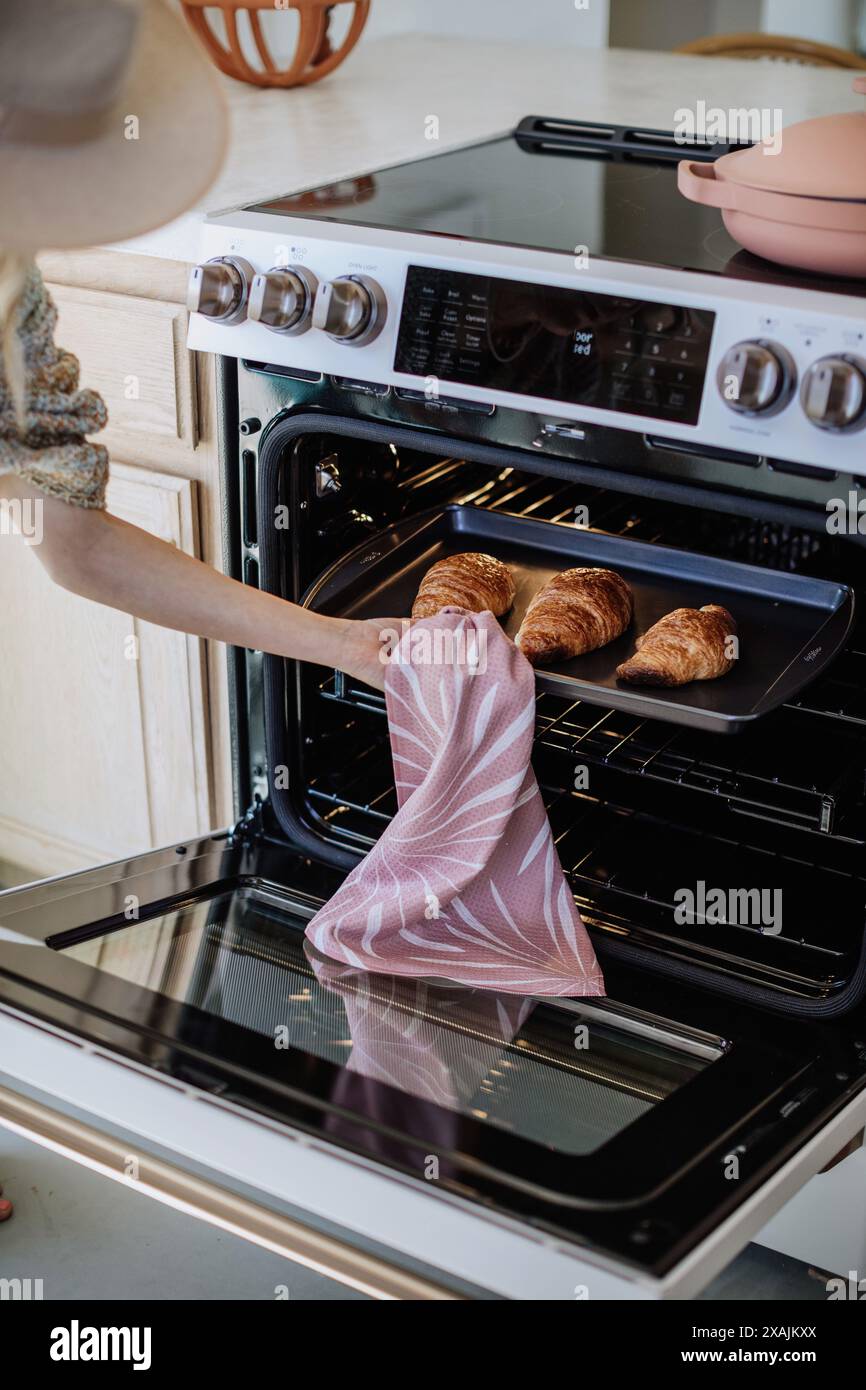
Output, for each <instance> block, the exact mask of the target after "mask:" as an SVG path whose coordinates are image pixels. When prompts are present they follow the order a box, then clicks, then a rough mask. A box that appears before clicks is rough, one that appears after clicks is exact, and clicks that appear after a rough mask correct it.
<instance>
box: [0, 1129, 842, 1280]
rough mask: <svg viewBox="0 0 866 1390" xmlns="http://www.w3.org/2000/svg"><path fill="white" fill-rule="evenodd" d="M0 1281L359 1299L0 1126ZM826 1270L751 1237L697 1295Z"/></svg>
mask: <svg viewBox="0 0 866 1390" xmlns="http://www.w3.org/2000/svg"><path fill="white" fill-rule="evenodd" d="M0 1185H2V1186H3V1188H4V1189H5V1195H6V1196H7V1197H9V1198H10V1199H11V1200H12V1201H14V1203H15V1215H14V1216H13V1217H12V1219H11V1221H8V1222H6V1223H5V1224H3V1225H0V1279H3V1278H7V1279H10V1278H19V1279H27V1278H29V1279H32V1280H35V1279H41V1280H42V1281H43V1284H42V1288H43V1297H44V1298H45V1299H46V1300H52V1299H86V1300H90V1299H97V1300H98V1299H120V1300H126V1299H144V1300H159V1299H170V1300H183V1299H208V1300H209V1299H216V1300H245V1301H246V1300H274V1299H278V1298H281V1299H285V1298H288V1299H293V1300H295V1301H299V1302H307V1301H320V1300H326V1299H357V1298H360V1297H361V1295H359V1294H356V1293H354V1292H352V1291H350V1290H347V1289H344V1288H342V1287H341V1286H340V1285H337V1284H335V1283H333V1282H331V1281H330V1280H327V1279H323V1278H322V1277H320V1276H319V1275H316V1274H312V1273H308V1272H307V1271H306V1270H303V1269H301V1268H300V1267H299V1266H297V1265H292V1264H289V1263H287V1262H286V1261H285V1260H283V1259H280V1258H279V1257H278V1256H276V1255H271V1254H269V1253H268V1252H267V1251H264V1250H259V1249H258V1248H257V1247H255V1246H253V1245H250V1244H248V1243H247V1242H246V1241H242V1240H240V1239H239V1238H237V1237H235V1236H231V1235H226V1234H224V1233H222V1232H221V1231H217V1230H214V1229H212V1228H211V1227H209V1226H206V1225H205V1224H204V1223H203V1222H201V1221H197V1220H195V1219H194V1218H193V1217H188V1216H184V1215H182V1214H180V1213H178V1212H175V1211H172V1210H170V1209H169V1208H168V1207H164V1206H162V1205H161V1204H160V1203H158V1202H154V1201H152V1200H151V1199H150V1198H148V1197H144V1196H139V1195H138V1194H137V1193H135V1192H132V1191H130V1190H128V1189H127V1188H125V1187H121V1186H120V1185H119V1184H118V1183H113V1182H111V1181H109V1180H108V1179H105V1178H101V1177H99V1176H97V1175H96V1174H94V1173H91V1172H89V1171H88V1170H87V1169H85V1168H80V1167H78V1166H77V1165H75V1164H73V1163H70V1162H69V1161H68V1160H66V1159H63V1158H59V1157H57V1156H56V1155H55V1154H52V1153H50V1152H49V1151H48V1150H46V1149H42V1148H40V1147H39V1146H37V1145H35V1144H32V1143H30V1142H29V1141H28V1140H25V1139H21V1138H19V1137H18V1136H17V1135H14V1134H10V1133H9V1132H8V1131H6V1130H3V1129H2V1128H0ZM826 1280H827V1275H826V1274H824V1273H819V1272H818V1271H814V1270H810V1269H809V1267H808V1266H807V1265H804V1264H800V1262H799V1261H798V1260H792V1259H789V1258H788V1257H787V1256H784V1255H777V1254H775V1253H773V1252H772V1251H770V1250H765V1249H764V1248H763V1247H762V1246H758V1245H751V1246H749V1247H748V1248H747V1249H746V1250H745V1251H744V1252H743V1254H742V1255H740V1256H739V1257H738V1258H737V1259H736V1260H734V1262H733V1263H732V1264H731V1265H729V1266H728V1268H727V1269H726V1270H725V1271H724V1272H723V1273H722V1274H721V1275H720V1276H719V1277H718V1278H717V1279H716V1280H715V1281H714V1282H713V1284H712V1285H710V1287H709V1288H708V1289H707V1290H706V1292H705V1293H704V1294H703V1296H702V1297H703V1298H704V1299H708V1300H711V1301H718V1300H728V1299H750V1300H753V1301H764V1300H787V1299H792V1300H813V1299H814V1300H821V1301H824V1300H826V1297H827V1294H826Z"/></svg>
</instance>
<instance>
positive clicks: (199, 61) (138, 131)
mask: <svg viewBox="0 0 866 1390" xmlns="http://www.w3.org/2000/svg"><path fill="white" fill-rule="evenodd" d="M131 118H135V119H134V120H133V119H131ZM227 141H228V109H227V106H226V103H225V100H224V98H223V95H222V93H221V91H220V89H219V86H218V82H217V77H216V74H215V73H214V72H213V70H212V68H211V67H210V65H209V63H208V61H207V59H206V58H205V57H204V55H203V54H202V52H201V51H200V49H199V48H198V47H197V45H196V44H195V42H194V40H193V39H192V37H191V35H190V34H189V33H188V32H187V30H186V28H185V27H184V25H183V22H182V21H181V20H180V19H179V18H177V17H176V16H175V15H172V14H171V13H169V11H168V10H167V9H166V7H165V5H164V4H163V3H162V0H149V2H148V3H146V4H145V5H144V7H143V13H142V17H141V29H140V33H139V36H138V42H137V45H136V52H135V55H134V57H133V60H132V65H131V67H130V72H129V77H128V80H127V82H126V84H125V86H124V88H123V91H122V93H121V95H120V97H119V99H118V100H117V102H115V103H114V105H113V107H112V110H111V112H110V113H109V116H108V118H107V119H106V122H105V130H104V133H103V134H101V135H99V136H97V137H96V138H94V139H89V140H86V141H82V142H81V143H79V144H76V145H66V146H63V147H56V146H47V145H39V144H35V143H34V144H23V143H21V144H15V145H5V146H4V145H0V188H2V199H0V251H26V252H36V251H47V250H67V249H71V248H73V247H82V246H94V245H99V244H104V243H106V242H114V241H125V240H127V238H129V237H134V236H138V235H139V234H140V233H142V232H148V231H152V230H153V229H154V228H155V227H161V226H163V224H164V223H166V222H170V221H171V220H172V219H173V218H175V217H178V216H179V215H180V214H181V213H182V212H185V211H186V209H187V208H189V207H192V206H193V205H194V204H195V203H196V202H197V201H198V200H199V199H200V198H201V197H202V195H203V194H204V193H205V192H206V191H207V189H208V188H209V187H210V185H211V184H212V183H213V181H214V179H215V178H216V176H217V174H218V173H219V170H220V167H221V165H222V162H223V159H224V156H225V150H226V145H227Z"/></svg>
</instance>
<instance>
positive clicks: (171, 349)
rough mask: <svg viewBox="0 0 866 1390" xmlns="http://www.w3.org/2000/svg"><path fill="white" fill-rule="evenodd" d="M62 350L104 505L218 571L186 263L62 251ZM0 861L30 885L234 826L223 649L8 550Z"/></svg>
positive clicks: (55, 273) (1, 583)
mask: <svg viewBox="0 0 866 1390" xmlns="http://www.w3.org/2000/svg"><path fill="white" fill-rule="evenodd" d="M41 265H42V271H43V274H44V275H45V277H46V280H47V281H48V283H49V287H50V289H51V293H52V295H53V297H54V300H55V302H56V304H57V307H58V329H57V341H58V343H59V344H61V345H62V346H63V347H66V348H69V349H70V350H71V351H73V352H75V354H76V355H77V356H78V358H79V360H80V362H81V381H82V384H84V385H87V386H92V387H93V388H94V389H96V390H98V391H99V392H100V393H101V394H102V396H103V397H104V399H105V401H106V405H107V407H108V411H109V425H108V428H107V429H106V430H105V431H104V432H103V433H102V434H101V435H100V436H99V438H100V440H101V442H104V443H105V444H106V446H107V447H108V449H109V453H110V456H111V473H110V482H109V491H108V507H109V510H110V511H111V512H112V513H114V514H115V515H117V516H119V517H121V518H122V519H123V520H125V521H128V522H131V523H132V524H134V525H137V526H141V527H143V528H144V529H145V530H148V531H150V532H152V533H153V534H155V535H158V536H160V537H161V538H162V539H164V540H167V541H169V542H171V543H172V544H174V545H177V546H179V547H180V548H181V549H183V550H184V551H185V552H186V553H187V554H190V555H197V556H200V557H201V558H202V559H205V560H207V561H208V562H209V563H213V564H218V563H219V553H220V545H219V495H218V485H217V480H216V458H215V427H214V426H213V424H212V421H213V409H212V404H211V401H210V392H211V389H212V380H213V378H212V371H211V367H210V364H209V363H207V362H204V361H202V362H199V361H198V360H196V359H195V358H194V356H193V355H192V354H190V353H189V352H188V351H187V348H186V345H185V336H186V310H185V308H184V306H183V296H184V287H185V281H186V267H185V266H181V265H177V264H175V263H167V262H162V261H157V260H155V259H153V258H150V257H134V256H125V255H120V254H118V253H114V254H112V253H110V252H105V251H102V252H89V253H83V254H73V255H53V256H48V257H45V258H43V259H42V262H41ZM0 592H2V593H3V596H4V602H3V605H2V610H0V644H2V648H3V651H4V676H3V680H2V682H0V721H2V727H3V737H2V739H0V858H2V859H4V860H6V861H9V862H11V863H12V864H14V865H16V866H18V867H19V868H20V870H22V871H23V872H24V873H26V874H28V875H31V876H33V877H45V876H49V875H53V874H58V873H66V872H69V871H72V870H75V869H78V868H81V867H84V866H85V865H88V864H94V863H99V862H104V861H107V860H111V859H116V858H119V857H123V856H125V855H127V854H129V853H131V852H132V851H140V850H141V849H142V847H144V846H150V847H156V846H159V845H164V844H170V843H172V842H174V841H176V840H181V839H186V838H188V837H190V836H194V835H198V834H201V833H203V832H204V831H205V830H207V829H209V828H210V827H211V826H212V825H214V824H224V823H227V822H228V821H229V820H230V818H231V787H230V772H229V759H228V749H227V740H226V738H225V727H226V708H225V707H226V693H225V660H224V651H223V650H222V648H220V647H219V646H218V645H217V644H208V643H205V642H203V641H200V640H199V639H198V638H193V637H189V636H187V635H186V634H183V633H177V632H172V631H169V630H167V629H162V628H157V627H155V626H153V625H152V624H150V623H141V622H138V621H136V620H134V619H133V618H131V617H130V616H129V615H126V614H124V613H120V612H117V611H115V610H113V609H110V608H106V607H103V606H102V605H99V604H95V603H91V602H89V601H88V600H85V599H82V598H79V597H78V596H77V595H74V594H70V593H67V592H65V591H64V590H62V589H60V588H59V587H58V586H56V585H54V584H53V583H52V581H51V580H50V579H49V578H48V576H47V575H46V574H45V572H44V570H43V569H42V566H41V565H40V564H39V563H38V561H37V559H36V557H35V555H32V554H28V553H27V552H26V550H25V548H24V546H23V545H21V544H19V543H9V544H7V545H5V546H3V547H0Z"/></svg>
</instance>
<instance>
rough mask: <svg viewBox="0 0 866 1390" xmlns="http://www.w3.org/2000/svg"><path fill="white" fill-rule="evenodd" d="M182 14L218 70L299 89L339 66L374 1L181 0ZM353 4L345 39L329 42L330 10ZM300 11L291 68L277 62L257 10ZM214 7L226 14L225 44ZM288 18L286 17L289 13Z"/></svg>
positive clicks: (247, 79)
mask: <svg viewBox="0 0 866 1390" xmlns="http://www.w3.org/2000/svg"><path fill="white" fill-rule="evenodd" d="M181 3H182V5H183V12H184V14H185V15H186V18H187V21H188V23H189V26H190V28H191V29H192V31H193V33H194V34H195V35H196V36H197V37H198V38H199V39H200V40H201V42H202V44H203V45H204V48H205V51H206V52H207V54H208V56H209V57H210V58H211V60H212V62H214V63H215V64H216V66H217V67H218V68H219V70H220V72H224V73H225V74H226V76H227V77H235V78H237V80H238V81H239V82H251V83H252V84H253V85H254V86H256V87H301V86H306V85H307V84H309V83H310V82H320V81H321V80H322V78H323V77H327V76H328V73H330V72H333V71H334V69H335V68H337V67H339V65H340V63H342V62H343V60H344V59H345V58H347V57H348V55H349V54H350V53H351V51H352V49H353V48H354V47H355V44H356V43H357V42H358V39H359V38H360V37H361V33H362V31H363V29H364V25H365V24H366V23H367V16H368V15H369V13H370V0H337V3H334V0H181ZM345 4H350V5H351V6H352V17H351V19H350V21H349V27H348V29H347V31H346V34H345V36H344V38H343V40H342V42H341V43H339V44H338V46H337V47H336V48H333V47H332V46H331V40H330V33H331V20H332V11H333V10H338V9H342V8H343V6H344V5H345ZM290 9H291V10H297V12H298V18H299V21H300V23H299V24H298V26H297V38H296V42H295V52H294V56H293V57H292V59H291V60H290V61H289V63H288V65H287V66H284V67H280V66H278V65H277V63H276V62H275V60H274V58H273V55H272V53H271V50H270V48H269V47H268V44H267V40H266V39H265V35H264V31H263V29H262V24H261V20H260V18H259V13H258V12H259V10H270V11H271V12H272V13H274V12H275V13H276V14H277V16H278V17H279V18H282V16H283V13H284V12H285V11H287V10H290ZM242 10H243V11H246V19H245V20H244V21H242V22H243V23H245V24H246V25H247V26H248V28H249V36H250V39H251V44H248V45H247V46H246V51H245V46H244V43H243V39H242V31H241V26H240V25H239V24H238V14H239V12H240V11H242ZM215 11H219V12H220V13H221V15H222V19H223V24H224V27H225V36H226V42H225V43H224V42H223V41H222V39H221V37H220V34H219V30H218V29H217V28H215V27H214V25H213V20H212V16H213V13H214V12H215ZM286 19H288V16H287V15H286ZM250 47H252V48H254V49H255V53H256V55H257V58H258V63H257V64H254V63H253V62H252V61H251V60H250V57H249V56H248V50H249V48H250Z"/></svg>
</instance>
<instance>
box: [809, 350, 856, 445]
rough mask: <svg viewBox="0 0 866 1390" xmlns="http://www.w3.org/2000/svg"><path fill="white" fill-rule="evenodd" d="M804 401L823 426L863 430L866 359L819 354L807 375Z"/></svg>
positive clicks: (823, 428) (839, 429)
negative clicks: (865, 360)
mask: <svg viewBox="0 0 866 1390" xmlns="http://www.w3.org/2000/svg"><path fill="white" fill-rule="evenodd" d="M800 404H801V405H802V407H803V409H804V411H805V412H806V415H807V416H808V418H809V419H810V420H811V422H812V424H813V425H817V426H818V429H819V430H833V431H835V432H841V431H843V430H860V429H862V428H863V426H864V425H866V362H861V361H859V360H858V359H857V358H856V357H819V359H818V361H817V362H813V363H812V365H811V367H810V368H809V369H808V371H807V372H806V374H805V376H804V377H803V385H802V388H801V390H800Z"/></svg>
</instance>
